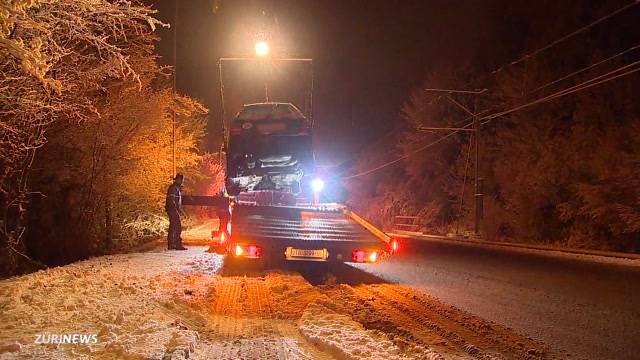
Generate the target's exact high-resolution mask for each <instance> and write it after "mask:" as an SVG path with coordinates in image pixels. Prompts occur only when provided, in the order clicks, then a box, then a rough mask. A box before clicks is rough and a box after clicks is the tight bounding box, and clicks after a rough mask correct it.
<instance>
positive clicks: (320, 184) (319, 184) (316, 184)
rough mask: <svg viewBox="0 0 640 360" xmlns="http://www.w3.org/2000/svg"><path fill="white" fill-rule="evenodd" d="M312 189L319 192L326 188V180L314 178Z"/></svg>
mask: <svg viewBox="0 0 640 360" xmlns="http://www.w3.org/2000/svg"><path fill="white" fill-rule="evenodd" d="M311 189H312V190H313V192H314V193H319V192H321V191H322V190H323V189H324V181H322V179H313V181H312V182H311Z"/></svg>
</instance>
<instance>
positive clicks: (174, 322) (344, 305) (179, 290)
mask: <svg viewBox="0 0 640 360" xmlns="http://www.w3.org/2000/svg"><path fill="white" fill-rule="evenodd" d="M205 250H206V248H205V247H191V248H190V250H188V251H182V252H180V251H172V252H169V251H160V250H158V251H152V252H146V253H134V254H123V255H113V256H105V257H99V258H94V259H90V260H87V261H83V262H79V263H76V264H71V265H67V266H64V267H59V268H53V269H49V270H46V271H40V272H37V273H33V274H30V275H26V276H21V277H16V278H11V279H7V280H4V281H1V282H0V314H1V315H0V358H1V359H14V358H16V359H36V358H37V359H82V358H86V359H185V358H189V359H466V358H476V359H477V358H482V359H492V358H507V359H520V358H550V357H552V355H551V354H549V353H548V352H546V351H545V349H544V347H543V346H542V345H540V344H538V343H535V342H533V341H531V340H529V339H527V338H524V337H521V336H519V335H517V334H515V333H513V332H512V331H510V330H508V329H505V328H503V327H501V326H498V325H495V324H492V323H489V322H486V321H484V320H482V319H479V318H477V317H474V316H471V315H469V314H466V313H464V312H462V311H460V310H458V309H456V308H452V307H450V306H447V305H445V304H442V303H440V302H438V301H436V300H434V299H432V298H430V297H428V296H427V295H424V294H421V293H419V292H415V291H413V290H411V289H409V288H405V287H402V286H398V285H393V284H387V283H384V282H380V283H374V284H372V283H370V282H371V281H367V282H369V283H368V284H359V283H358V281H357V279H356V281H351V280H349V281H347V282H346V283H341V280H340V279H341V275H340V274H337V275H338V276H337V277H334V276H327V277H326V279H327V280H326V281H323V282H321V283H315V284H314V281H311V282H310V280H308V277H307V278H305V276H302V275H301V274H300V273H298V272H295V271H282V270H281V271H269V272H266V273H249V274H244V275H239V274H238V273H237V271H236V272H235V273H234V272H233V271H228V269H225V265H224V259H223V257H221V256H219V255H215V254H210V253H207V252H206V251H205ZM347 268H348V269H351V270H348V271H356V272H357V271H359V270H356V269H354V268H351V267H348V266H347V265H345V266H344V269H347ZM338 271H340V270H338ZM345 271H346V270H345ZM363 274H364V273H363ZM358 276H359V275H357V274H356V275H355V278H358ZM374 282H375V281H374ZM74 335H75V336H74Z"/></svg>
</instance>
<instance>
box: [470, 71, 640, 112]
mask: <svg viewBox="0 0 640 360" xmlns="http://www.w3.org/2000/svg"><path fill="white" fill-rule="evenodd" d="M637 64H640V60H637V61H634V62H632V63H631V64H628V65H625V66H621V67H619V68H617V69H615V70H612V71H610V72H608V73H606V74H603V75H599V76H596V77H595V78H592V79H589V80H587V81H584V82H582V83H580V84H577V85H574V86H571V87H569V88H566V89H563V90H560V91H558V92H555V93H553V94H551V95H547V96H544V97H541V98H539V99H536V100H534V101H531V102H528V103H526V104H523V105H519V106H516V107H515V108H512V109H509V110H505V111H502V112H498V113H495V114H491V115H487V116H484V117H481V118H480V120H492V119H495V118H497V117H501V116H504V115H507V114H511V113H513V112H515V111H518V110H522V109H524V108H527V107H530V106H533V105H536V104H540V103H543V102H547V101H549V100H553V99H557V98H559V97H562V96H565V95H569V94H572V93H575V92H578V91H581V90H584V89H588V88H590V87H593V86H596V85H599V84H602V83H605V82H608V81H611V80H614V79H617V78H619V77H622V76H626V75H629V74H632V73H635V72H637V71H640V68H636V69H633V70H630V71H627V72H624V73H622V74H618V75H614V76H610V77H608V78H607V76H609V75H612V74H615V73H617V72H620V71H621V70H624V69H628V68H629V67H632V66H634V65H637ZM602 78H604V79H603V80H601V81H597V82H595V83H594V81H596V80H598V79H602ZM485 123H486V122H484V123H483V124H485Z"/></svg>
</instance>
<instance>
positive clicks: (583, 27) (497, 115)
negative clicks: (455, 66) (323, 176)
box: [343, 0, 640, 180]
mask: <svg viewBox="0 0 640 360" xmlns="http://www.w3.org/2000/svg"><path fill="white" fill-rule="evenodd" d="M638 3H640V0H634V1H632V2H630V3H628V4H627V5H625V6H623V7H621V8H619V9H617V10H615V11H613V12H611V13H608V14H607V15H604V16H602V17H600V18H598V19H596V20H594V21H592V22H591V23H589V24H587V25H584V26H582V27H580V28H578V29H577V30H574V31H572V32H570V33H568V34H566V35H564V36H562V37H560V38H558V39H556V40H554V41H551V42H550V43H548V44H546V45H544V46H542V47H540V48H538V49H536V50H534V51H531V52H529V53H527V54H525V55H523V56H521V57H520V58H518V59H516V60H514V61H512V62H509V63H507V64H504V65H502V66H500V67H499V68H497V69H496V70H494V71H491V72H490V73H487V74H485V75H484V76H482V77H480V78H477V79H474V80H471V81H469V82H467V83H466V84H465V85H464V86H463V87H467V86H469V85H470V84H471V83H473V82H474V81H478V80H480V79H483V78H485V77H487V76H490V75H493V74H496V73H498V72H500V71H502V70H503V69H504V68H506V67H510V66H513V65H516V64H518V63H520V62H522V61H524V60H527V59H529V58H532V57H534V56H536V55H538V54H540V53H542V52H544V51H546V50H548V49H550V48H552V47H554V46H556V45H557V44H559V43H562V42H564V41H566V40H568V39H570V38H572V37H574V36H576V35H578V34H580V33H583V32H584V31H586V30H588V29H590V28H592V27H594V26H596V25H597V24H599V23H601V22H603V21H606V20H608V19H610V18H612V17H614V16H616V15H618V14H620V13H622V12H624V11H625V10H628V9H629V8H631V7H633V6H635V5H637V4H638ZM638 46H640V44H639V45H638ZM633 49H635V47H634V48H631V49H628V50H627V51H626V52H629V51H631V50H633ZM621 55H622V54H617V55H614V56H613V57H612V58H615V57H618V56H621ZM609 60H611V59H605V60H603V61H602V62H605V61H609ZM602 62H601V63H602ZM633 64H635V63H633ZM633 64H630V65H629V66H632V65H633ZM594 66H597V65H595V64H594V65H593V66H591V67H588V68H592V67H594ZM588 68H585V69H582V70H580V71H579V72H581V71H584V70H588ZM620 70H621V69H616V70H614V71H613V72H609V73H607V74H611V73H614V72H618V71H620ZM639 70H640V69H636V70H633V71H629V72H627V73H624V74H621V75H619V76H615V77H612V78H610V79H606V80H604V81H600V82H597V83H594V84H592V85H589V86H586V87H584V88H583V89H586V88H589V87H591V86H595V85H598V84H601V83H603V82H606V81H610V80H613V79H616V78H618V77H621V76H625V75H628V74H631V73H634V72H636V71H639ZM607 74H604V75H601V76H600V77H602V76H606V75H607ZM573 75H575V74H569V75H567V76H565V77H564V78H560V79H558V80H556V81H555V82H556V83H557V82H559V81H562V80H564V79H566V78H568V77H571V76H573ZM597 78H598V77H596V78H594V79H591V80H589V81H587V82H590V81H594V80H596V79H597ZM587 82H585V83H587ZM585 83H582V84H585ZM549 85H551V83H549V84H547V85H544V87H546V86H549ZM577 86H580V85H577ZM570 89H571V88H568V89H565V90H562V91H560V92H557V93H555V94H552V95H549V96H548V97H544V98H541V99H538V100H535V101H533V102H530V103H527V104H524V105H521V106H518V107H516V108H514V109H511V110H508V111H507V112H502V113H497V114H493V115H489V116H486V117H482V118H480V120H486V121H485V122H483V123H482V124H486V123H488V122H489V121H491V120H492V119H494V118H496V117H499V116H504V115H506V114H509V113H511V112H515V111H518V110H521V109H523V108H526V107H529V106H533V105H535V104H539V103H541V102H545V101H548V100H552V99H555V98H557V97H561V96H565V95H568V94H571V93H573V92H576V91H580V90H583V89H577V90H576V91H570V92H568V93H566V94H562V92H563V91H568V90H570ZM536 90H537V89H536ZM441 98H442V96H438V97H437V98H436V99H434V100H432V101H431V102H430V103H429V104H431V103H433V102H434V101H437V100H440V99H441ZM486 111H488V110H485V111H484V112H486ZM472 117H473V116H470V117H468V118H466V119H463V120H461V121H459V122H457V123H456V124H460V123H461V122H464V121H466V120H468V119H470V118H472ZM470 125H472V123H468V124H467V125H465V126H463V127H461V128H462V129H466V128H468V127H469V126H470ZM459 131H460V130H459V129H458V130H453V131H452V132H450V133H449V134H447V135H444V136H442V137H440V138H438V139H437V140H435V141H433V142H431V143H429V144H426V145H425V146H422V147H420V148H419V149H417V150H415V151H413V152H411V153H409V154H407V155H404V156H402V157H400V158H397V159H395V160H392V161H390V162H387V163H385V164H382V165H380V166H377V167H375V168H373V169H370V170H367V171H363V172H361V173H358V174H354V175H350V176H347V177H344V178H343V180H349V179H352V178H356V177H359V176H364V175H368V174H370V173H372V172H375V171H377V170H380V169H382V168H385V167H387V166H390V165H393V164H395V163H397V162H399V161H402V160H404V159H406V158H407V157H408V156H410V155H412V154H414V153H416V152H420V151H422V150H424V149H426V148H428V147H430V146H433V145H436V144H438V143H439V142H441V141H442V140H444V139H446V138H449V137H450V136H452V135H453V134H455V133H457V132H459Z"/></svg>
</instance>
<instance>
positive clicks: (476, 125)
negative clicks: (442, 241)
mask: <svg viewBox="0 0 640 360" xmlns="http://www.w3.org/2000/svg"><path fill="white" fill-rule="evenodd" d="M424 90H425V91H433V92H443V93H447V94H453V93H456V94H473V95H479V94H482V93H484V92H485V91H487V89H482V90H452V89H424ZM444 98H445V99H447V100H449V101H450V102H451V103H453V104H454V105H456V106H458V107H459V108H461V109H462V110H464V111H465V112H466V113H467V114H469V115H471V117H472V118H473V130H471V129H469V128H468V127H467V126H463V127H421V128H420V130H427V131H433V130H449V131H473V132H474V133H475V136H474V139H475V143H474V145H475V160H476V161H475V174H474V175H475V176H474V178H475V179H474V190H475V191H474V217H473V233H474V234H475V235H480V223H481V221H482V218H483V215H484V211H483V193H482V192H483V189H482V188H483V186H482V179H481V178H480V117H479V116H478V112H477V106H476V100H475V99H474V106H473V111H471V110H469V109H468V108H467V107H465V106H464V105H462V104H461V103H459V102H458V101H456V100H454V99H453V98H451V97H450V96H448V95H444Z"/></svg>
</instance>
